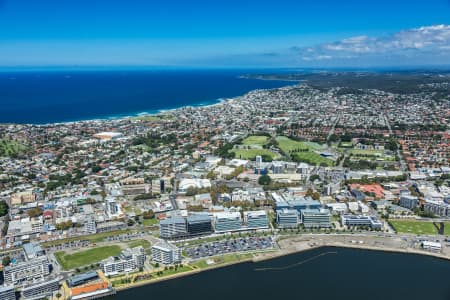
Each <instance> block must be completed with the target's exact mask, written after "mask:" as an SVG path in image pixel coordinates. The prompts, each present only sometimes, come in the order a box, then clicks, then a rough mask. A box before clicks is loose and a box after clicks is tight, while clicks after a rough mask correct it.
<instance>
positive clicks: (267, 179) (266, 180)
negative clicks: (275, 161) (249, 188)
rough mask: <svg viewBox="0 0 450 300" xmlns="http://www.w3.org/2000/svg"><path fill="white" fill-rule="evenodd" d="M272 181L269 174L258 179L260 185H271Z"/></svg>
mask: <svg viewBox="0 0 450 300" xmlns="http://www.w3.org/2000/svg"><path fill="white" fill-rule="evenodd" d="M271 181H272V179H271V178H270V176H269V175H267V174H265V175H261V176H260V177H259V178H258V183H259V184H260V185H269V184H270V182H271Z"/></svg>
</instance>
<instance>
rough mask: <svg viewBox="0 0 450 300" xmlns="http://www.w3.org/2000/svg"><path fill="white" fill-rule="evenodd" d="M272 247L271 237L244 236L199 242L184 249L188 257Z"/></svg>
mask: <svg viewBox="0 0 450 300" xmlns="http://www.w3.org/2000/svg"><path fill="white" fill-rule="evenodd" d="M269 248H273V240H272V238H271V237H246V238H237V239H231V240H223V241H218V242H211V243H205V244H201V245H198V246H195V247H190V248H186V249H185V251H186V253H187V255H188V256H189V257H190V258H193V259H197V258H202V257H208V256H214V255H220V254H226V253H233V252H242V251H254V250H264V249H269Z"/></svg>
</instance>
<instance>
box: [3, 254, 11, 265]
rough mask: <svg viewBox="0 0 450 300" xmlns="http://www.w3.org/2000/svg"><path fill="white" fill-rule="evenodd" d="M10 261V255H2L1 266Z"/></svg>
mask: <svg viewBox="0 0 450 300" xmlns="http://www.w3.org/2000/svg"><path fill="white" fill-rule="evenodd" d="M10 263H11V257H9V256H5V257H3V259H2V265H3V267H6V266H9V264H10Z"/></svg>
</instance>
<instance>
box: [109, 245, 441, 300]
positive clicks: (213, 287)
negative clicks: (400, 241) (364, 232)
mask: <svg viewBox="0 0 450 300" xmlns="http://www.w3.org/2000/svg"><path fill="white" fill-rule="evenodd" d="M449 275H450V262H449V261H446V260H442V259H438V258H434V257H429V256H421V255H414V254H400V253H389V252H380V251H371V250H359V249H344V248H333V247H325V248H319V249H314V250H310V251H306V252H302V253H297V254H292V255H289V256H284V257H280V258H276V259H273V260H269V261H264V262H259V263H242V264H238V265H233V266H230V267H224V268H220V269H215V270H211V271H205V272H202V273H198V274H194V275H191V276H186V277H180V278H177V279H173V280H168V281H163V282H159V283H155V284H151V285H146V286H142V287H138V288H134V289H129V290H125V291H121V292H118V293H117V294H116V295H115V296H111V297H108V298H106V299H108V300H125V299H136V300H141V299H168V300H172V299H195V300H209V299H214V300H230V299H233V300H248V299H257V300H273V299H313V300H330V299H335V300H361V299H364V300H380V299H383V300H403V299H405V300H424V299H432V300H449V299H450V285H449V284H448V277H449Z"/></svg>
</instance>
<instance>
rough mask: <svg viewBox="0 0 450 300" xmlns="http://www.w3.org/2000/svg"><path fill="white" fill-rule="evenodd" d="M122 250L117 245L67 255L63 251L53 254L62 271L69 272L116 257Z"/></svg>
mask: <svg viewBox="0 0 450 300" xmlns="http://www.w3.org/2000/svg"><path fill="white" fill-rule="evenodd" d="M121 251H122V249H121V248H120V247H119V246H117V245H112V246H103V247H97V248H93V249H88V250H84V251H79V252H75V253H73V254H67V253H66V252H65V251H60V252H56V253H55V257H56V259H57V260H58V263H59V264H60V265H61V266H62V267H63V269H64V270H71V269H75V268H78V267H82V266H87V265H91V264H96V263H98V262H100V261H101V260H103V259H105V258H108V257H110V256H117V255H119V254H120V252H121Z"/></svg>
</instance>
